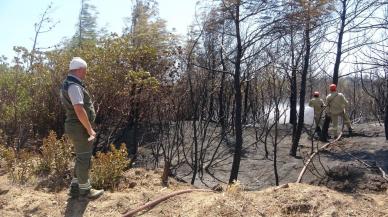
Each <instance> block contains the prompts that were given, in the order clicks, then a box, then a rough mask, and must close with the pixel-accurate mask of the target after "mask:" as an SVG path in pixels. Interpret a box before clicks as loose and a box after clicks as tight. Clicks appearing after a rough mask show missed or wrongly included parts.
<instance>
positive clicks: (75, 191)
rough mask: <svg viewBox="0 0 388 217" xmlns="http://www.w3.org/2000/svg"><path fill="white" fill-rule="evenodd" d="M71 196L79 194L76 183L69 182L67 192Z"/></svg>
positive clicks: (75, 196) (74, 196)
mask: <svg viewBox="0 0 388 217" xmlns="http://www.w3.org/2000/svg"><path fill="white" fill-rule="evenodd" d="M68 195H69V196H70V197H71V198H77V197H78V196H79V186H78V184H77V183H71V184H70V191H69V194H68Z"/></svg>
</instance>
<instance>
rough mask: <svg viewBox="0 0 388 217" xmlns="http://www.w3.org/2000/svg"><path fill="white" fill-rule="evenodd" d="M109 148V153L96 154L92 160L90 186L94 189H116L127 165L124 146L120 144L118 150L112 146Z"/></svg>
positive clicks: (126, 154)
mask: <svg viewBox="0 0 388 217" xmlns="http://www.w3.org/2000/svg"><path fill="white" fill-rule="evenodd" d="M110 147H111V151H110V152H108V153H101V152H98V153H97V154H96V157H94V158H93V161H92V162H93V166H92V171H91V181H92V185H93V186H94V187H96V188H104V189H115V188H117V186H118V184H119V182H120V180H121V178H122V177H123V172H124V170H125V168H127V166H128V164H129V160H128V158H127V156H128V152H127V148H126V147H125V144H122V145H121V146H120V149H116V148H115V146H114V145H111V146H110Z"/></svg>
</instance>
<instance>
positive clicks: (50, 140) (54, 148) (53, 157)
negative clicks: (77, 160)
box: [37, 131, 72, 177]
mask: <svg viewBox="0 0 388 217" xmlns="http://www.w3.org/2000/svg"><path fill="white" fill-rule="evenodd" d="M41 149H42V155H41V157H40V159H39V164H38V167H37V172H39V173H40V172H43V173H48V174H50V173H51V174H52V175H54V176H56V177H63V176H64V175H66V174H67V173H69V171H70V162H71V161H72V156H71V145H70V144H69V143H68V142H67V140H66V139H65V138H61V139H57V135H56V134H55V133H54V132H53V131H50V134H49V135H48V137H47V138H45V139H44V140H43V146H42V147H41Z"/></svg>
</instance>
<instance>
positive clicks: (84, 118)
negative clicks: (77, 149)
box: [73, 104, 96, 136]
mask: <svg viewBox="0 0 388 217" xmlns="http://www.w3.org/2000/svg"><path fill="white" fill-rule="evenodd" d="M73 107H74V111H75V113H76V114H77V117H78V120H79V121H80V122H81V123H82V125H83V126H84V127H85V129H86V131H87V132H88V134H89V136H96V132H94V130H93V128H92V125H91V124H90V121H89V117H88V115H87V114H86V111H85V109H84V107H83V105H82V104H76V105H73Z"/></svg>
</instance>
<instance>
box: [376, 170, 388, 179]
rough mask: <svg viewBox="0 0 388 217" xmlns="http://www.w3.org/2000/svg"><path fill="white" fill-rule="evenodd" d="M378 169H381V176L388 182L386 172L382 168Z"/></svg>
mask: <svg viewBox="0 0 388 217" xmlns="http://www.w3.org/2000/svg"><path fill="white" fill-rule="evenodd" d="M378 168H379V170H380V172H381V175H382V176H383V178H384V179H385V180H387V181H388V177H387V175H386V174H385V171H384V170H383V169H382V168H381V167H378Z"/></svg>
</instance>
